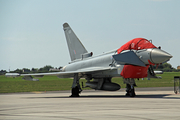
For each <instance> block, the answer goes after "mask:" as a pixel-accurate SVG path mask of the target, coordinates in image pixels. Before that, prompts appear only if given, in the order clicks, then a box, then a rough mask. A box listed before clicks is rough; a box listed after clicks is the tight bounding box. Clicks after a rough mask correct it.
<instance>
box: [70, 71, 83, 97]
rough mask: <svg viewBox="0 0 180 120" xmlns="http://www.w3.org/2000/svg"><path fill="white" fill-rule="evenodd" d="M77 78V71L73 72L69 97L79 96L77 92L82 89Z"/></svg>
mask: <svg viewBox="0 0 180 120" xmlns="http://www.w3.org/2000/svg"><path fill="white" fill-rule="evenodd" d="M79 79H80V77H79V76H78V73H75V74H74V80H73V84H72V89H71V93H72V94H71V96H70V97H79V93H81V91H82V89H81V87H80V84H79Z"/></svg>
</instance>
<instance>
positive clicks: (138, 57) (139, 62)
mask: <svg viewBox="0 0 180 120" xmlns="http://www.w3.org/2000/svg"><path fill="white" fill-rule="evenodd" d="M63 29H64V32H65V37H66V41H67V45H68V48H69V53H70V58H71V62H69V64H68V65H66V66H64V67H63V68H62V69H61V71H60V72H51V73H35V74H17V73H14V74H13V73H7V74H6V76H7V77H15V76H16V77H17V76H23V79H25V80H32V81H38V79H35V78H33V77H32V76H34V77H43V76H44V75H56V76H57V77H59V78H72V77H73V83H72V90H71V93H72V94H71V97H78V96H79V94H80V93H81V91H82V89H81V86H80V83H79V82H80V79H81V78H85V79H86V80H87V82H86V84H85V86H84V87H90V88H92V89H95V90H105V91H117V90H119V89H120V88H121V87H120V85H119V84H117V83H113V82H112V81H111V79H112V78H113V77H123V81H124V83H125V84H126V92H127V93H126V96H130V97H134V96H135V95H136V94H135V89H134V86H136V83H135V79H139V78H146V77H147V78H157V76H156V74H155V73H154V71H153V69H152V66H153V65H159V64H162V63H164V62H167V61H169V60H170V58H172V55H170V54H169V53H167V52H165V51H163V50H161V48H160V47H159V48H158V47H156V46H155V45H153V44H152V43H151V41H149V40H147V39H145V38H135V39H132V40H130V41H129V42H127V43H126V44H124V45H122V46H121V47H120V48H118V49H115V50H112V51H110V52H106V53H103V54H101V55H98V56H93V53H92V52H88V51H87V50H86V48H85V47H84V45H83V44H82V43H81V41H80V40H79V39H78V37H77V36H76V34H75V33H74V31H73V30H72V29H71V27H70V26H69V24H68V23H64V24H63Z"/></svg>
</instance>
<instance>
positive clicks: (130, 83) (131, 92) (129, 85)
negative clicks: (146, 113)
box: [124, 78, 136, 97]
mask: <svg viewBox="0 0 180 120" xmlns="http://www.w3.org/2000/svg"><path fill="white" fill-rule="evenodd" d="M124 83H126V96H130V97H135V96H136V94H135V89H134V86H136V83H135V80H134V79H132V78H126V79H124Z"/></svg>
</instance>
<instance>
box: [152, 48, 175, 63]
mask: <svg viewBox="0 0 180 120" xmlns="http://www.w3.org/2000/svg"><path fill="white" fill-rule="evenodd" d="M170 58H172V55H170V54H169V53H167V52H165V51H163V50H161V49H158V48H154V49H152V51H151V62H152V63H154V64H159V63H163V62H166V61H168V60H169V59H170Z"/></svg>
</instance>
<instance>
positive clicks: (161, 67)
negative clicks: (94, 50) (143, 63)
mask: <svg viewBox="0 0 180 120" xmlns="http://www.w3.org/2000/svg"><path fill="white" fill-rule="evenodd" d="M61 68H62V67H59V68H54V67H52V66H51V65H46V66H44V67H42V68H32V69H28V68H23V69H16V70H14V71H9V72H10V73H19V74H28V73H47V72H54V71H50V69H56V70H60V69H61ZM153 69H154V70H160V71H163V72H180V69H175V68H173V67H172V65H171V64H169V63H164V64H161V65H159V66H157V65H154V66H153ZM5 73H7V71H6V70H1V71H0V75H3V74H5Z"/></svg>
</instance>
